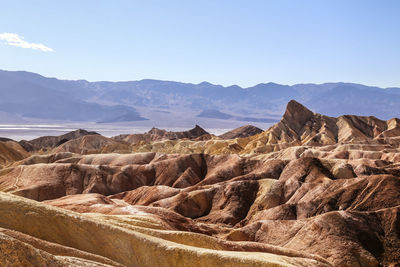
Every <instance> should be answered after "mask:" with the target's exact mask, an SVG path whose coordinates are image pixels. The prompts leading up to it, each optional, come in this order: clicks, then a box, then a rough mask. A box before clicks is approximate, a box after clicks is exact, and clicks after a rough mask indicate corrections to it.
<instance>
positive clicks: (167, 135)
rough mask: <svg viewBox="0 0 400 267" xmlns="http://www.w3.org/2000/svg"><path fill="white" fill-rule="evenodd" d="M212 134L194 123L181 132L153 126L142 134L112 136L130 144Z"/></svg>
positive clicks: (206, 137)
mask: <svg viewBox="0 0 400 267" xmlns="http://www.w3.org/2000/svg"><path fill="white" fill-rule="evenodd" d="M211 137H212V136H211V135H210V134H209V133H208V132H206V131H205V130H204V129H203V128H201V127H200V126H198V125H196V126H195V127H194V128H193V129H191V130H189V131H183V132H169V131H166V130H161V129H157V128H153V129H151V130H150V131H148V132H147V133H144V134H121V135H119V136H115V137H113V139H114V140H116V141H123V142H127V143H130V144H139V143H143V142H145V143H147V142H153V141H161V140H176V139H198V138H205V139H210V138H211Z"/></svg>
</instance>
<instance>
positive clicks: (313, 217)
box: [0, 148, 400, 266]
mask: <svg viewBox="0 0 400 267" xmlns="http://www.w3.org/2000/svg"><path fill="white" fill-rule="evenodd" d="M289 149H291V148H289ZM303 153H304V152H303ZM42 161H43V160H42ZM70 161H73V163H71V162H70ZM46 162H47V163H36V162H35V161H33V159H31V160H24V161H21V162H19V164H15V165H14V166H13V167H11V169H9V170H8V171H7V173H5V174H3V175H2V176H0V190H1V191H6V192H10V193H13V194H15V195H20V196H24V197H26V198H31V199H34V200H39V201H43V200H46V201H45V203H47V204H49V205H52V206H56V207H59V208H64V209H68V210H71V211H74V212H79V213H83V214H89V215H90V214H92V215H90V216H99V217H98V218H107V220H112V221H113V223H116V224H117V225H121V221H120V220H122V222H125V223H126V222H127V221H126V220H129V223H130V224H131V223H133V224H134V225H135V226H137V227H139V228H140V229H141V230H140V231H141V232H145V233H146V234H149V235H151V236H156V237H157V238H159V237H162V238H164V239H168V240H169V241H173V242H178V243H180V244H185V245H191V246H194V244H196V245H195V246H196V247H197V246H200V247H202V248H204V247H208V245H207V243H208V242H209V241H207V242H206V241H205V239H206V237H203V236H202V235H207V236H211V237H212V238H214V239H212V240H214V241H212V242H213V243H212V244H213V245H212V246H213V249H215V247H218V248H219V249H222V250H230V251H259V252H261V251H262V252H271V251H273V253H274V254H277V255H285V256H288V255H291V256H293V255H298V256H296V257H300V258H304V257H306V258H307V259H308V260H309V259H313V260H316V261H317V262H312V261H311V262H307V261H308V260H306V261H303V259H301V260H300V261H299V262H296V264H295V265H296V266H297V265H300V266H301V265H307V264H310V266H323V265H324V264H326V265H328V266H329V265H333V266H342V265H354V266H378V265H379V264H386V265H390V264H392V263H395V262H397V261H398V260H399V259H400V254H398V251H399V250H400V240H399V239H398V237H397V231H399V229H398V227H397V225H398V222H397V220H398V219H397V214H398V207H399V206H400V202H399V199H400V182H399V181H400V180H399V175H400V167H399V166H398V164H397V163H396V161H394V162H390V161H382V160H379V159H378V160H376V159H368V158H358V159H354V160H348V159H338V158H335V159H329V158H315V157H297V158H288V159H277V158H274V159H271V158H269V156H268V155H264V156H257V157H254V156H253V157H240V156H238V155H206V154H191V155H179V154H169V155H168V154H158V153H141V154H125V155H124V154H92V155H77V154H72V153H70V154H68V153H64V154H56V155H54V156H52V157H47V158H46ZM93 214H97V215H93ZM102 216H103V217H102ZM104 216H105V217H104ZM114 216H117V217H114ZM131 216H134V218H135V220H134V222H133V221H131V220H132V217H131ZM136 216H139V217H140V218H141V219H137V218H136ZM117 218H118V219H117ZM115 220H117V221H115ZM0 227H4V225H1V224H0ZM130 227H131V226H130ZM143 227H144V228H145V229H143ZM6 228H7V227H6ZM12 230H15V229H12ZM165 231H178V232H179V234H178V233H176V234H175V235H173V234H171V233H169V232H165ZM190 233H192V234H190ZM28 234H29V233H28ZM192 235H194V236H195V238H194V237H192ZM39 238H40V237H39ZM207 238H210V237H207ZM47 241H49V240H47ZM50 241H51V242H53V241H52V240H50ZM210 242H211V241H210ZM214 246H215V247H214ZM78 249H80V248H78ZM85 251H86V252H88V253H94V254H96V255H99V256H105V255H104V254H99V253H100V252H98V251H97V252H93V251H88V250H85ZM289 252H290V253H289ZM288 253H289V254H288ZM109 259H110V260H114V261H115V260H116V259H115V258H109ZM117 262H120V261H117ZM304 262H307V264H305V263H304Z"/></svg>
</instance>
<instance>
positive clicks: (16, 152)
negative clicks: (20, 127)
mask: <svg viewBox="0 0 400 267" xmlns="http://www.w3.org/2000/svg"><path fill="white" fill-rule="evenodd" d="M28 156H29V153H28V152H27V151H25V149H24V148H23V147H21V146H20V145H19V144H18V143H17V142H14V141H0V169H1V168H2V167H4V166H6V165H8V164H10V163H13V162H15V161H18V160H22V159H24V158H26V157H28Z"/></svg>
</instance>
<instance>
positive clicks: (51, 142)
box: [19, 129, 98, 151]
mask: <svg viewBox="0 0 400 267" xmlns="http://www.w3.org/2000/svg"><path fill="white" fill-rule="evenodd" d="M85 135H98V133H96V132H88V131H86V130H83V129H79V130H76V131H73V132H69V133H66V134H63V135H60V136H42V137H39V138H36V139H33V140H30V141H26V140H22V141H20V142H19V143H20V144H21V146H23V147H24V149H25V150H27V151H38V150H48V149H52V148H55V147H57V146H59V145H61V144H63V143H65V142H67V141H69V140H72V139H76V138H79V137H82V136H85Z"/></svg>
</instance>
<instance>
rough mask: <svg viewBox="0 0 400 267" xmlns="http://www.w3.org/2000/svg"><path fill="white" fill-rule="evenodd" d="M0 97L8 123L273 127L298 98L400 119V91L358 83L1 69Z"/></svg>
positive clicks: (321, 106) (319, 107)
mask: <svg viewBox="0 0 400 267" xmlns="http://www.w3.org/2000/svg"><path fill="white" fill-rule="evenodd" d="M0 95H1V97H0V115H1V116H0V123H1V122H9V121H10V120H13V119H14V118H23V119H24V120H25V121H30V120H34V119H43V120H61V121H81V122H85V121H95V122H103V123H114V122H128V121H137V122H139V121H144V120H149V121H151V123H153V122H154V123H156V122H157V121H162V122H163V123H164V124H168V123H169V121H171V122H173V121H178V120H182V121H185V122H187V123H188V124H190V125H193V124H195V123H196V122H197V121H198V120H199V119H213V120H217V121H218V120H225V121H236V122H238V121H241V122H242V124H243V121H246V122H249V123H251V122H259V123H272V122H275V121H278V120H279V118H280V117H281V115H282V114H283V112H284V109H285V106H286V103H287V102H288V101H290V100H291V99H295V100H297V101H300V102H301V103H304V104H305V105H307V106H308V107H310V108H311V109H312V110H314V111H315V112H318V113H322V114H327V115H329V116H339V115H343V114H354V115H374V116H376V117H379V118H381V119H389V118H392V117H400V106H399V104H400V88H386V89H383V88H378V87H371V86H365V85H361V84H352V83H325V84H296V85H293V86H288V85H280V84H275V83H263V84H258V85H256V86H253V87H248V88H242V87H239V86H236V85H233V86H228V87H224V86H221V85H214V84H211V83H208V82H203V83H200V84H190V83H181V82H171V81H159V80H141V81H128V82H88V81H84V80H78V81H69V80H58V79H55V78H46V77H43V76H41V75H38V74H35V73H30V72H24V71H0ZM10 118H12V119H10ZM175 126H176V125H175ZM182 126H185V125H182Z"/></svg>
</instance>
